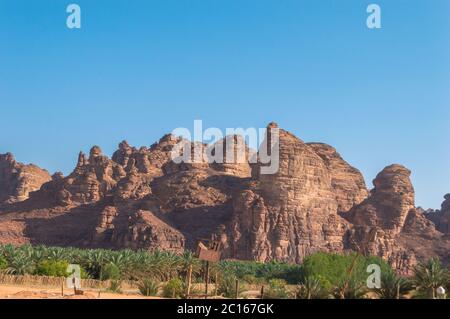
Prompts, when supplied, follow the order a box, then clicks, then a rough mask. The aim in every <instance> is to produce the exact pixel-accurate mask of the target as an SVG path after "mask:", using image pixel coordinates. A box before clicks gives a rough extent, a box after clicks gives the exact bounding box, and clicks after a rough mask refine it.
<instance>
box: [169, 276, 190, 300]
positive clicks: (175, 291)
mask: <svg viewBox="0 0 450 319" xmlns="http://www.w3.org/2000/svg"><path fill="white" fill-rule="evenodd" d="M185 290H186V289H185V284H184V282H183V281H182V280H181V279H179V278H174V279H171V280H169V281H168V282H167V283H166V284H165V285H164V288H163V296H164V297H166V298H181V297H183V295H184V293H185Z"/></svg>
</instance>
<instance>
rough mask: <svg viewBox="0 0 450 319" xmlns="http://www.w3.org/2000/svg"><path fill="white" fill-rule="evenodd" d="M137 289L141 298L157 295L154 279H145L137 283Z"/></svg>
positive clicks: (156, 284)
mask: <svg viewBox="0 0 450 319" xmlns="http://www.w3.org/2000/svg"><path fill="white" fill-rule="evenodd" d="M138 289H139V292H140V293H141V295H143V296H156V295H157V294H158V283H157V282H156V280H154V279H151V278H146V279H143V280H141V281H140V282H139V284H138Z"/></svg>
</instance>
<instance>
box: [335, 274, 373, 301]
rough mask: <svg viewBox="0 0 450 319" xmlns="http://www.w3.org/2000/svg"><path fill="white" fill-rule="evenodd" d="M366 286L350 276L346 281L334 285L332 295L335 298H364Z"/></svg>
mask: <svg viewBox="0 0 450 319" xmlns="http://www.w3.org/2000/svg"><path fill="white" fill-rule="evenodd" d="M366 294H367V288H366V286H365V285H364V284H363V283H362V282H360V281H358V280H356V279H355V278H352V279H350V280H348V281H343V282H341V283H340V284H339V285H338V286H337V287H335V290H334V293H333V296H334V298H336V299H364V298H366Z"/></svg>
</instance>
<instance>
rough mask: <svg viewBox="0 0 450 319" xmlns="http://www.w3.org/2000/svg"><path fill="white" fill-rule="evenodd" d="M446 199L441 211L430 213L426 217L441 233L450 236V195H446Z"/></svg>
mask: <svg viewBox="0 0 450 319" xmlns="http://www.w3.org/2000/svg"><path fill="white" fill-rule="evenodd" d="M444 199H445V200H444V202H443V203H442V205H441V209H440V210H436V211H432V212H428V213H427V214H426V216H427V218H428V219H429V220H431V221H432V222H433V223H434V224H435V225H436V228H437V229H438V230H439V231H441V232H443V233H444V234H447V235H450V194H446V195H445V196H444Z"/></svg>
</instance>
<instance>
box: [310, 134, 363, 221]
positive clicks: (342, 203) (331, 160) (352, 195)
mask: <svg viewBox="0 0 450 319" xmlns="http://www.w3.org/2000/svg"><path fill="white" fill-rule="evenodd" d="M308 146H309V147H311V148H312V149H313V150H314V152H315V153H316V154H317V155H319V156H320V157H321V158H322V160H323V162H324V164H325V165H326V167H327V169H328V171H329V172H330V175H331V187H332V188H333V193H334V194H335V195H336V200H337V203H338V211H339V212H340V213H345V212H348V211H349V210H350V209H351V208H352V207H353V206H355V205H358V204H360V203H361V202H362V201H363V200H364V199H366V198H367V196H368V194H369V192H368V190H367V187H366V183H365V182H364V177H363V176H362V174H361V172H360V171H359V170H357V169H356V168H354V167H352V166H350V165H349V164H348V163H347V162H346V161H344V160H343V159H342V157H341V155H340V154H339V153H338V152H337V151H336V149H335V148H334V147H332V146H330V145H327V144H323V143H308Z"/></svg>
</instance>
